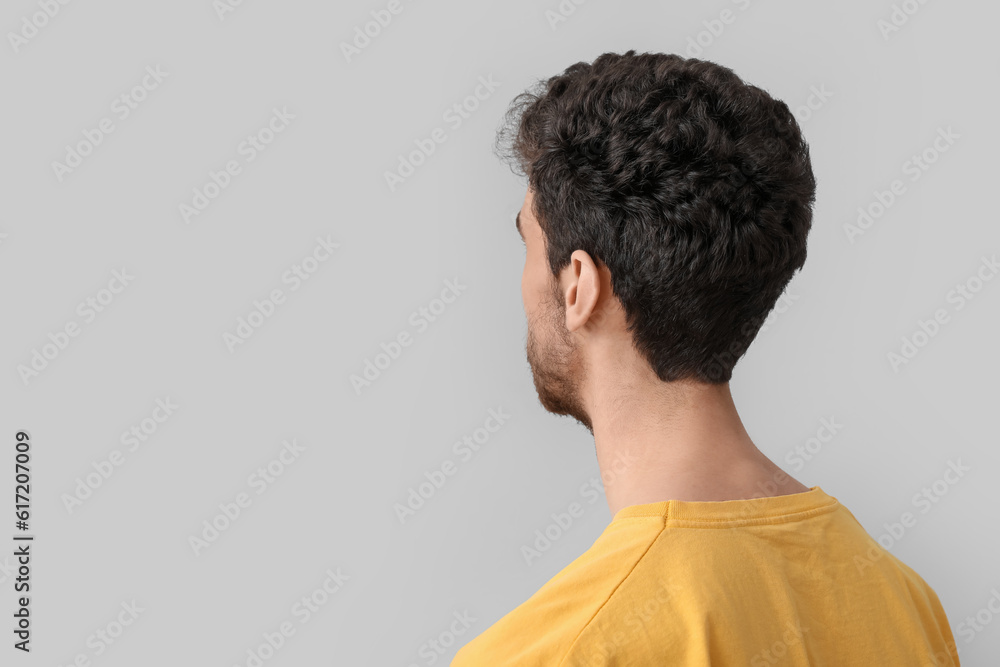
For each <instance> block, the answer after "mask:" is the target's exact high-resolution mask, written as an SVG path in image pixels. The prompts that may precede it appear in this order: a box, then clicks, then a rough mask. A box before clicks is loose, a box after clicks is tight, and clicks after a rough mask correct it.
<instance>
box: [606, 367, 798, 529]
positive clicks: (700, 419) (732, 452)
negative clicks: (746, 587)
mask: <svg viewBox="0 0 1000 667" xmlns="http://www.w3.org/2000/svg"><path fill="white" fill-rule="evenodd" d="M619 370H620V369H619ZM621 377H622V376H621V375H620V374H616V377H615V379H619V380H620V378H621ZM652 378H653V380H652V381H650V380H649V379H646V380H645V381H634V379H633V380H631V381H628V382H620V381H619V382H616V381H615V379H611V380H610V381H607V380H608V378H605V379H604V381H600V378H596V377H595V378H594V380H595V382H593V383H592V384H591V385H590V387H588V389H589V390H590V391H588V394H589V396H588V398H589V400H588V401H587V403H588V405H587V407H588V414H589V416H590V419H591V422H592V424H593V433H594V441H595V444H596V447H597V461H598V465H599V466H600V469H601V478H602V480H604V487H605V494H606V496H607V501H608V507H609V508H610V510H611V514H612V516H613V515H614V514H616V513H617V512H618V510H620V509H622V508H623V507H627V506H629V505H641V504H646V503H653V502H659V501H662V500H687V501H705V500H711V501H717V500H736V499H741V498H754V497H763V496H779V495H786V494H789V493H801V492H804V491H808V490H809V487H807V486H805V485H803V484H801V483H800V482H798V481H797V480H794V479H792V478H791V477H790V476H788V475H787V474H786V473H785V472H783V471H782V470H781V469H780V468H779V467H778V466H777V465H775V464H774V463H773V462H772V461H771V460H770V459H768V458H767V457H766V456H765V455H764V453H763V452H761V451H760V450H759V449H758V448H757V447H756V445H755V444H754V443H753V441H752V440H751V439H750V436H749V434H748V433H747V431H746V429H745V428H744V426H743V422H742V421H741V420H740V417H739V414H738V413H737V411H736V406H735V405H734V403H733V399H732V395H731V394H730V391H729V385H728V384H721V385H709V384H703V383H688V382H671V383H664V382H661V381H659V380H658V379H656V378H655V375H654V376H652Z"/></svg>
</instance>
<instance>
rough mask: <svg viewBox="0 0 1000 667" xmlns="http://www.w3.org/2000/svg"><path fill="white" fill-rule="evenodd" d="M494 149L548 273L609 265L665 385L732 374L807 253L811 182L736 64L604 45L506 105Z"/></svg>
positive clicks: (778, 109)
mask: <svg viewBox="0 0 1000 667" xmlns="http://www.w3.org/2000/svg"><path fill="white" fill-rule="evenodd" d="M496 150H497V154H498V156H499V157H501V158H502V159H503V160H504V161H505V162H507V163H508V164H509V165H510V166H511V168H512V170H513V171H514V172H515V173H517V174H519V175H521V176H527V178H528V184H529V186H530V187H531V189H532V191H533V198H534V205H533V209H534V210H533V211H532V212H533V213H534V215H535V217H536V219H537V220H538V221H539V224H540V226H541V228H542V231H543V233H544V234H545V239H546V245H547V252H548V263H549V266H550V268H551V270H552V273H553V276H557V275H558V274H559V272H560V271H561V269H562V268H564V267H565V266H566V265H568V264H569V260H570V255H571V254H572V253H573V251H574V250H577V249H581V250H584V251H586V252H587V253H589V254H590V255H591V257H593V258H594V260H595V262H597V264H598V265H602V264H603V265H604V266H606V267H607V268H608V269H609V271H610V273H611V285H612V292H613V293H614V294H615V296H617V297H618V299H619V300H620V301H621V304H622V306H623V308H624V311H625V316H626V320H627V323H628V329H629V331H630V333H631V334H632V338H633V341H634V345H635V347H636V349H637V350H638V351H639V352H640V353H641V354H642V355H643V356H644V357H645V358H646V359H647V360H648V361H649V363H650V365H651V366H652V368H653V370H655V372H656V374H657V376H658V377H659V378H660V379H661V380H663V381H665V382H668V381H675V380H681V379H696V380H699V381H702V382H708V383H712V384H717V383H723V382H728V381H729V380H730V379H731V377H732V372H733V367H734V366H735V365H736V362H737V361H738V360H739V359H740V357H742V356H743V354H744V353H745V352H746V350H747V348H748V347H749V346H750V343H751V342H752V341H753V339H754V338H755V337H756V335H757V332H758V331H759V330H760V328H761V326H762V325H763V323H764V321H765V319H766V317H767V315H768V313H769V312H770V311H771V309H772V308H773V307H774V305H775V303H776V302H777V300H778V298H779V297H780V296H781V293H782V292H783V291H784V289H785V287H786V286H787V284H788V281H789V280H791V278H792V276H793V274H794V273H795V272H796V271H797V270H799V269H801V268H802V266H803V264H804V263H805V259H806V237H807V236H808V234H809V229H810V227H811V225H812V205H813V203H814V201H815V193H816V180H815V177H814V176H813V172H812V167H811V165H810V160H809V147H808V145H807V144H806V142H805V140H804V139H803V136H802V132H801V130H800V128H799V126H798V124H797V123H796V121H795V118H794V116H793V115H792V113H791V111H789V109H788V106H787V105H786V104H785V103H784V102H782V101H780V100H776V99H774V98H772V97H771V96H770V95H768V93H766V92H765V91H764V90H762V89H760V88H758V87H756V86H753V85H750V84H748V83H745V82H744V81H743V80H742V79H740V77H739V76H737V75H736V74H735V73H734V72H733V71H732V70H731V69H728V68H726V67H722V66H720V65H717V64H715V63H712V62H708V61H704V60H697V59H693V58H687V59H686V58H682V57H680V56H677V55H672V54H658V53H643V54H638V55H637V54H636V52H635V51H634V50H633V51H628V52H627V53H625V54H622V55H620V54H616V53H605V54H603V55H601V56H599V57H598V58H597V59H596V60H594V62H593V63H592V64H588V63H584V62H580V63H577V64H575V65H571V66H570V67H568V68H567V69H566V70H565V71H564V72H563V73H562V74H558V75H556V76H553V77H551V78H549V79H548V80H547V81H539V82H537V84H536V85H535V86H533V87H531V88H529V89H528V90H526V91H525V92H523V93H521V94H520V95H518V96H517V97H515V98H514V100H513V101H512V102H511V104H510V107H509V108H508V110H507V113H506V115H505V117H504V122H503V124H502V125H501V127H500V129H499V131H498V133H497V139H496Z"/></svg>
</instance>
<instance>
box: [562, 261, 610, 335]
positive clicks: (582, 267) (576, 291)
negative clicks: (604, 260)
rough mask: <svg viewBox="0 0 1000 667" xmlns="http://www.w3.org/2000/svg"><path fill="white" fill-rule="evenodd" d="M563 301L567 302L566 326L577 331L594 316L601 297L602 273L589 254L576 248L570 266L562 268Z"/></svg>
mask: <svg viewBox="0 0 1000 667" xmlns="http://www.w3.org/2000/svg"><path fill="white" fill-rule="evenodd" d="M560 282H561V283H562V294H563V302H564V303H565V304H566V328H567V329H568V330H569V331H576V330H578V329H580V328H581V327H583V325H585V324H586V323H587V322H588V321H590V319H591V318H592V317H593V316H594V314H595V311H596V310H597V304H598V302H599V301H600V298H601V273H600V271H599V270H598V268H597V265H596V264H595V263H594V260H593V259H592V258H591V256H590V255H589V254H587V253H586V252H585V251H583V250H574V251H573V254H572V255H570V258H569V266H567V267H565V268H564V269H563V270H562V274H561V276H560Z"/></svg>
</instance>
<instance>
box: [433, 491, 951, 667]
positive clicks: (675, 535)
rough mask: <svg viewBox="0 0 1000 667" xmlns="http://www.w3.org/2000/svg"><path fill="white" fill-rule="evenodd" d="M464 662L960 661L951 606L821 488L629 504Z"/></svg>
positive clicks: (465, 665) (924, 666)
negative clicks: (759, 495) (949, 613)
mask: <svg viewBox="0 0 1000 667" xmlns="http://www.w3.org/2000/svg"><path fill="white" fill-rule="evenodd" d="M451 664H452V667H507V666H513V665H519V666H524V667H528V666H532V667H534V666H541V665H545V666H551V667H585V666H586V667H591V666H593V667H596V666H598V665H607V666H610V665H615V666H616V667H632V666H643V667H648V666H656V667H664V666H668V665H684V666H686V667H702V666H705V667H707V666H708V665H712V666H713V667H719V666H727V665H741V666H749V667H771V666H772V665H774V666H778V667H798V666H800V665H810V666H812V667H817V666H822V665H829V666H831V667H874V666H877V667H896V666H899V667H946V666H947V667H951V666H956V665H959V661H958V657H957V649H956V647H955V639H954V637H953V636H952V632H951V627H950V626H949V624H948V618H947V617H946V616H945V612H944V609H943V607H942V606H941V602H940V601H939V600H938V597H937V595H936V594H935V592H934V591H933V590H932V589H931V587H930V586H929V585H928V584H927V583H926V582H925V581H924V580H923V579H922V578H921V577H920V575H918V574H917V573H916V572H914V571H913V570H912V569H910V568H909V567H908V566H907V565H905V564H904V563H903V562H902V561H900V560H899V559H898V558H896V557H895V556H893V555H892V554H891V553H889V552H888V551H886V550H885V549H883V548H882V547H881V545H879V544H878V542H876V541H875V540H874V539H873V538H872V537H871V536H870V535H869V534H868V533H867V532H866V531H865V529H864V528H863V527H862V526H861V524H860V523H858V521H857V519H855V518H854V515H853V514H851V512H850V511H849V510H848V509H847V508H846V507H844V506H843V505H842V504H840V502H839V501H838V500H837V499H836V498H834V497H833V496H830V495H827V494H826V493H825V492H823V490H822V489H820V487H818V486H814V487H812V488H811V489H810V490H809V491H805V492H802V493H795V494H791V495H784V496H774V497H767V498H752V499H747V500H726V501H719V502H693V501H677V500H669V501H662V502H657V503H649V504H644V505H631V506H629V507H625V508H623V509H621V510H620V511H619V512H618V513H617V514H615V516H614V518H613V519H612V521H611V523H610V524H608V526H607V528H605V529H604V532H603V533H601V535H600V537H598V538H597V540H596V541H595V542H594V544H593V546H591V547H590V549H588V550H587V551H586V552H585V553H583V554H582V555H581V556H580V557H579V558H577V559H576V560H574V561H573V562H572V563H570V564H569V565H568V566H566V568H564V569H563V570H562V571H561V572H559V573H558V574H556V575H555V576H554V577H552V579H550V580H549V581H548V582H547V583H546V584H545V585H544V586H542V587H541V588H540V589H539V590H538V591H537V592H536V593H535V594H534V595H533V596H531V598H529V599H528V600H527V601H526V602H524V603H523V604H521V605H520V606H518V607H517V608H516V609H514V610H513V611H511V612H510V613H508V614H507V615H506V616H504V617H503V618H501V619H500V620H499V621H497V622H496V623H495V624H494V625H493V626H491V627H490V628H488V629H487V630H486V631H485V632H483V633H482V634H481V635H479V636H478V637H476V638H475V639H474V640H472V641H471V642H470V643H469V644H468V645H466V646H464V647H463V648H462V649H461V650H460V651H459V652H458V654H457V655H456V656H455V659H454V660H453V661H452V663H451Z"/></svg>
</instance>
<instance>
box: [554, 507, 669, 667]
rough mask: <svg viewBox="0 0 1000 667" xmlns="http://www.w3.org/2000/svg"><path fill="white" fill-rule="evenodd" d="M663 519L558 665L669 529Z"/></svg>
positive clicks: (559, 665)
mask: <svg viewBox="0 0 1000 667" xmlns="http://www.w3.org/2000/svg"><path fill="white" fill-rule="evenodd" d="M668 511H669V510H668ZM630 518H635V519H639V518H648V517H630ZM661 519H662V520H663V526H662V527H661V528H660V530H659V531H658V532H657V533H656V536H655V537H653V539H652V540H650V542H649V546H647V547H646V550H645V551H643V552H642V555H641V556H639V558H638V559H636V561H635V563H634V564H633V565H632V568H631V569H630V570H629V571H628V574H626V575H625V576H624V577H622V580H621V581H619V582H618V585H617V586H615V589H614V590H613V591H611V593H609V594H608V597H607V599H606V600H605V601H604V602H602V603H601V606H600V607H598V608H597V611H595V612H594V615H593V616H591V617H590V620H589V621H587V622H586V623H585V624H584V626H583V627H582V628H581V629H580V632H578V633H577V635H576V637H575V638H574V639H573V641H572V642H571V643H570V645H569V648H567V649H566V653H565V654H564V655H563V657H562V659H561V660H560V661H559V664H558V665H557V667H563V665H565V664H566V660H567V659H569V656H570V654H571V653H572V652H573V647H575V646H576V644H577V642H579V641H580V637H582V636H583V633H584V632H586V631H587V628H589V627H590V625H591V623H593V622H594V619H595V618H597V616H598V615H599V614H600V613H601V611H602V610H603V609H604V607H606V606H607V604H608V603H609V602H611V598H613V597H614V596H615V593H617V592H618V591H619V590H620V589H621V587H622V586H623V585H624V584H625V582H626V581H628V578H629V577H630V576H632V573H633V572H635V569H636V568H637V567H639V563H641V562H642V559H643V558H645V557H646V554H648V553H649V551H650V549H652V548H653V545H654V544H656V541H657V540H659V539H660V537H661V536H663V534H664V533H665V532H666V530H667V516H666V515H664V516H662V517H661Z"/></svg>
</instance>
